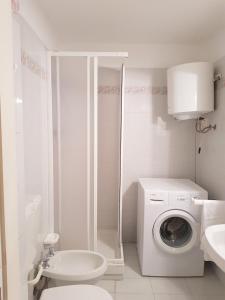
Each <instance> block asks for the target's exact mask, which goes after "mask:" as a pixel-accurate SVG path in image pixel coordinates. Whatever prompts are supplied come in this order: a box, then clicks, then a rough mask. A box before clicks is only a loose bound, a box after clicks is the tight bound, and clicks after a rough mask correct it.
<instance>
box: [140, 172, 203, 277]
mask: <svg viewBox="0 0 225 300" xmlns="http://www.w3.org/2000/svg"><path fill="white" fill-rule="evenodd" d="M193 198H199V199H208V193H207V191H206V190H204V189H203V188H201V187H200V186H199V185H197V184H195V183H194V182H192V181H191V180H187V179H172V178H169V179H168V178H141V179H139V187H138V209H137V247H138V255H139V261H140V266H141V272H142V275H144V276H174V277H185V276H202V275H203V273H204V256H203V252H202V251H201V249H200V230H201V209H202V208H201V206H199V205H195V204H194V203H193V201H192V199H193Z"/></svg>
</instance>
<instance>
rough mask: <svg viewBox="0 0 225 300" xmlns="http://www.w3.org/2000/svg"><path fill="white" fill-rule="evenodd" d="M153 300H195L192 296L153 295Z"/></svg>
mask: <svg viewBox="0 0 225 300" xmlns="http://www.w3.org/2000/svg"><path fill="white" fill-rule="evenodd" d="M155 300H197V299H196V297H195V296H193V295H177V294H176V295H173V294H155Z"/></svg>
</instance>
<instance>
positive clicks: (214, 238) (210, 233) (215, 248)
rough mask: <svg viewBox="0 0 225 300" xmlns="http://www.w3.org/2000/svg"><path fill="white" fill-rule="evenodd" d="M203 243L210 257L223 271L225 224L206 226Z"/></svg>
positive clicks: (224, 260) (224, 265) (224, 269)
mask: <svg viewBox="0 0 225 300" xmlns="http://www.w3.org/2000/svg"><path fill="white" fill-rule="evenodd" d="M203 245H204V250H205V251H206V252H207V254H208V255H209V257H210V259H211V260H212V261H213V262H214V263H215V264H217V266H218V267H219V268H221V269H222V270H223V271H224V272H225V224H219V225H212V226H209V227H208V228H206V230H205V238H204V240H203Z"/></svg>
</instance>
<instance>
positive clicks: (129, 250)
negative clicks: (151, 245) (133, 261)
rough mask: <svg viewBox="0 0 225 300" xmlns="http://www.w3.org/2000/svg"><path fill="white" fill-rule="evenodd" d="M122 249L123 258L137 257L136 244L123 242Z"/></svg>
mask: <svg viewBox="0 0 225 300" xmlns="http://www.w3.org/2000/svg"><path fill="white" fill-rule="evenodd" d="M123 249H124V256H125V259H126V258H127V257H129V256H136V257H137V245H136V244H135V243H124V244H123Z"/></svg>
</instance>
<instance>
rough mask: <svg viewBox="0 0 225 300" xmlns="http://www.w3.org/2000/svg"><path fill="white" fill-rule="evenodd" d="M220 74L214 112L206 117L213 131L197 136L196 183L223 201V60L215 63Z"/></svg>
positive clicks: (212, 196)
mask: <svg viewBox="0 0 225 300" xmlns="http://www.w3.org/2000/svg"><path fill="white" fill-rule="evenodd" d="M217 72H218V73H222V75H223V79H222V80H221V81H219V82H217V83H216V89H215V105H216V107H215V112H212V113H210V114H209V115H208V117H209V118H208V119H209V123H211V124H216V126H217V128H216V130H215V131H210V132H209V133H207V134H198V136H197V148H198V147H201V149H202V150H201V153H200V154H197V182H198V183H199V184H201V185H202V186H203V187H204V188H206V189H207V190H208V191H209V197H210V198H212V199H225V187H224V178H225V159H224V153H225V138H224V136H225V102H224V97H225V81H224V76H225V58H222V59H220V60H219V61H217V62H216V63H215V73H217Z"/></svg>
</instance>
